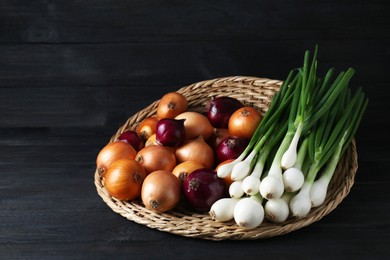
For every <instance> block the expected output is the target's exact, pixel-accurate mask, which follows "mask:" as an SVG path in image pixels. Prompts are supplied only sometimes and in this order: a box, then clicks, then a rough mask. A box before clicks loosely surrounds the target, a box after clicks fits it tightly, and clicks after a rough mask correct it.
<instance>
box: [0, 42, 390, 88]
mask: <svg viewBox="0 0 390 260" xmlns="http://www.w3.org/2000/svg"><path fill="white" fill-rule="evenodd" d="M316 43H318V44H319V45H320V53H319V61H320V62H321V63H320V68H321V69H322V70H327V69H328V68H330V67H335V68H336V69H337V71H340V70H345V69H347V68H348V67H351V66H352V67H354V68H355V69H356V70H357V75H356V78H357V80H358V82H359V83H360V84H363V83H364V85H368V84H372V83H375V82H376V83H377V82H381V81H383V79H382V78H381V75H386V69H385V68H386V65H387V61H388V59H389V55H390V53H389V51H388V46H389V45H390V40H378V39H368V40H359V41H356V40H355V39H348V40H335V39H333V40H324V41H319V42H317V41H316V40H315V39H314V40H306V41H305V40H303V41H296V40H283V41H281V40H268V41H243V42H186V43H142V44H138V43H118V44H75V45H67V44H34V45H12V44H5V45H0V57H1V59H0V67H1V68H2V70H0V87H12V86H30V87H44V86H46V87H47V86H66V87H77V86H80V85H82V86H90V87H96V86H105V87H107V86H113V85H114V86H115V85H116V86H127V85H143V86H150V85H162V84H163V85H167V84H168V85H171V86H178V85H183V84H189V83H193V82H196V81H200V80H206V79H210V78H215V77H221V76H232V75H248V76H259V77H269V78H277V79H284V78H285V77H286V76H287V74H288V71H289V70H290V69H292V68H296V67H299V66H302V59H303V53H304V51H305V50H306V49H309V50H313V49H314V46H315V44H316ZM351 46H354V48H351ZM363 49H364V50H366V51H365V52H361V51H360V50H363ZM372 68H375V69H372Z"/></svg>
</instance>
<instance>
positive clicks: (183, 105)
mask: <svg viewBox="0 0 390 260" xmlns="http://www.w3.org/2000/svg"><path fill="white" fill-rule="evenodd" d="M187 108H188V101H187V99H186V97H184V96H183V94H181V93H178V92H169V93H167V94H165V95H164V96H163V97H162V98H161V99H160V101H159V103H158V105H157V111H156V113H157V117H158V118H175V117H176V116H177V115H179V114H181V113H183V112H185V111H186V110H187Z"/></svg>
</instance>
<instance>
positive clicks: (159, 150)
mask: <svg viewBox="0 0 390 260" xmlns="http://www.w3.org/2000/svg"><path fill="white" fill-rule="evenodd" d="M135 160H136V161H137V162H138V163H139V164H140V165H141V166H142V167H144V169H145V171H146V173H147V174H149V173H151V172H154V171H157V170H167V171H172V170H173V168H175V166H176V158H175V154H174V153H173V151H172V150H170V149H168V148H166V147H164V146H161V145H151V146H147V147H144V148H143V149H141V150H140V151H139V152H138V153H137V155H136V156H135Z"/></svg>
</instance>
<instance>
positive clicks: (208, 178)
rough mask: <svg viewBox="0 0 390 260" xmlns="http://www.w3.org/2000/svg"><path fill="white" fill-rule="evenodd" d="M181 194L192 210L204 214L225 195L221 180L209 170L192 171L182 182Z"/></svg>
mask: <svg viewBox="0 0 390 260" xmlns="http://www.w3.org/2000/svg"><path fill="white" fill-rule="evenodd" d="M183 194H184V197H185V199H186V201H187V202H188V203H189V205H190V206H191V208H192V209H194V210H196V211H199V212H205V211H208V210H210V208H211V206H212V205H213V204H214V202H216V201H217V200H219V199H221V198H223V197H224V196H225V195H226V186H225V184H224V181H223V179H221V178H219V177H218V176H217V174H216V172H215V171H213V170H211V169H209V168H201V169H198V170H195V171H193V172H192V173H191V174H190V175H188V176H187V178H186V179H185V180H184V181H183Z"/></svg>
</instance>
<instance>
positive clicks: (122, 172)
mask: <svg viewBox="0 0 390 260" xmlns="http://www.w3.org/2000/svg"><path fill="white" fill-rule="evenodd" d="M145 177H146V172H145V170H144V169H143V168H142V167H141V165H139V163H138V162H136V161H135V160H133V159H121V160H117V161H115V162H114V163H113V164H111V166H110V167H109V168H108V170H107V173H106V175H105V177H104V185H105V186H106V189H107V191H108V193H109V194H110V195H111V196H113V197H115V198H117V199H119V200H134V199H136V198H138V197H139V196H140V195H141V187H142V182H143V180H144V179H145Z"/></svg>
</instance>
